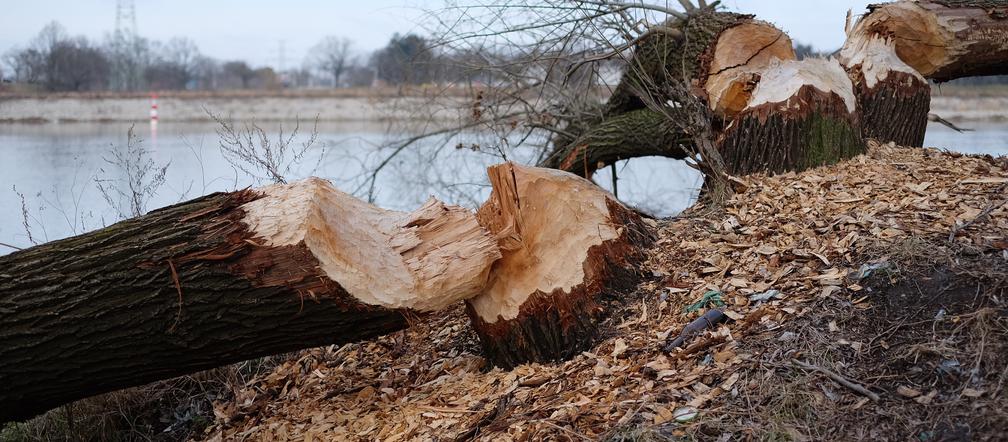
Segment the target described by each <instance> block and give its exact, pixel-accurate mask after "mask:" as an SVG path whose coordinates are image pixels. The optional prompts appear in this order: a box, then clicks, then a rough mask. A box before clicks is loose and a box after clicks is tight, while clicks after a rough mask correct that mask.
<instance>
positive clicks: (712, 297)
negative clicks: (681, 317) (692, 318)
mask: <svg viewBox="0 0 1008 442" xmlns="http://www.w3.org/2000/svg"><path fill="white" fill-rule="evenodd" d="M711 305H714V306H715V307H724V306H725V302H724V298H722V297H721V292H719V291H717V290H711V291H709V292H707V293H704V295H703V297H701V298H700V300H699V301H697V302H695V303H693V304H691V305H689V306H688V307H686V313H693V312H698V311H700V310H703V309H705V308H708V307H710V306H711ZM708 313H710V312H708Z"/></svg>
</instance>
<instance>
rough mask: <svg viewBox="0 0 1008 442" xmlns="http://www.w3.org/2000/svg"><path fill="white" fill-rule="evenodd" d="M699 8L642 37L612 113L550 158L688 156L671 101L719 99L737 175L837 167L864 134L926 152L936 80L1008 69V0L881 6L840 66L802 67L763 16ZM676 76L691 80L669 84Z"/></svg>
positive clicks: (718, 123) (573, 164)
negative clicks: (932, 85) (932, 84)
mask: <svg viewBox="0 0 1008 442" xmlns="http://www.w3.org/2000/svg"><path fill="white" fill-rule="evenodd" d="M594 3H598V2H594ZM603 3H604V2H603ZM687 9H689V13H688V14H686V15H682V14H679V16H677V17H673V18H671V19H669V20H668V21H666V22H664V23H662V24H660V25H658V26H654V27H653V29H652V30H649V31H647V33H645V34H644V35H643V36H642V37H641V38H640V39H639V41H637V42H636V43H635V44H634V46H633V52H632V55H631V56H630V57H629V60H628V63H627V68H626V71H625V73H624V75H623V77H622V79H621V81H620V83H619V85H618V86H617V87H616V88H615V90H614V91H613V94H612V96H611V97H610V98H609V100H608V102H607V103H606V104H605V106H604V108H605V112H603V113H600V114H599V115H598V116H597V117H596V118H595V120H594V121H590V122H588V124H585V123H583V122H581V123H580V124H577V125H571V126H570V128H571V129H572V130H573V131H574V132H576V133H574V134H571V132H572V131H571V130H566V131H564V132H563V135H561V136H555V137H554V138H553V141H554V143H553V144H554V145H553V150H552V152H551V154H550V155H549V156H547V157H546V159H545V160H544V161H543V162H542V164H543V165H545V166H548V167H556V168H561V169H564V170H569V171H571V172H574V173H578V174H581V175H583V176H590V175H591V174H592V173H593V172H594V171H595V170H597V169H599V168H601V167H603V166H605V165H608V164H612V162H614V161H616V160H619V159H627V158H633V157H637V156H648V155H662V156H669V157H672V158H683V157H686V156H688V155H689V152H690V150H691V148H693V147H694V146H693V145H692V142H691V135H692V134H691V132H692V131H693V128H691V125H690V124H689V123H684V122H683V121H676V120H683V119H677V118H672V119H671V120H672V121H669V118H664V119H663V118H662V117H663V116H665V117H668V116H669V115H676V114H675V113H674V112H663V110H662V109H661V107H662V106H665V105H666V104H667V105H669V106H675V105H676V103H677V102H682V101H684V100H686V99H699V100H701V101H703V102H704V103H706V104H708V105H709V106H710V109H711V110H712V118H710V121H709V125H710V127H711V128H712V130H713V131H714V133H715V134H716V136H715V138H716V139H715V140H714V144H715V146H716V148H717V149H718V151H719V152H720V153H721V154H722V155H723V156H724V163H725V167H726V168H727V169H728V172H729V173H735V174H738V173H750V172H756V171H769V172H779V171H783V170H797V169H802V168H805V167H811V166H815V165H819V164H826V163H830V162H834V161H836V160H838V159H841V158H846V157H849V156H851V155H854V154H857V153H859V152H861V151H863V148H864V143H863V141H862V139H863V138H876V139H880V140H882V141H895V142H897V143H899V144H901V145H910V146H919V145H921V144H923V139H924V131H925V129H926V123H927V117H928V110H929V104H930V87H929V85H928V83H927V80H929V79H930V80H935V81H946V80H950V79H954V78H960V77H966V76H979V75H994V74H1005V73H1008V2H1006V1H1003V0H998V1H983V0H976V1H970V0H963V1H955V0H948V1H941V0H936V1H928V0H921V1H911V0H903V1H898V2H894V3H888V4H883V5H873V6H871V7H870V8H869V9H870V12H869V14H867V15H866V16H865V17H864V18H862V19H861V20H859V21H858V22H857V24H856V25H855V26H848V41H847V43H846V44H845V46H844V48H843V50H842V51H841V52H840V53H839V54H838V55H839V57H838V58H839V60H838V61H839V62H840V64H839V65H838V64H837V62H836V61H822V60H819V61H815V60H811V61H810V60H804V61H801V62H797V61H795V55H794V52H793V50H792V49H791V42H790V40H789V39H788V38H787V36H786V35H785V34H783V33H782V32H781V31H779V30H777V29H775V28H774V27H773V26H771V25H769V24H767V23H763V22H760V21H758V20H756V19H755V18H754V17H752V16H746V15H740V14H733V13H727V12H717V11H714V10H713V9H711V8H696V7H688V8H687ZM838 66H842V68H843V69H844V70H845V71H846V76H847V77H848V79H846V80H844V79H843V78H841V76H838V75H837V73H838V70H837V67H838ZM792 74H793V75H792ZM675 82H681V83H684V84H685V85H686V87H681V88H676V87H670V86H669V85H670V84H671V83H675ZM823 86H825V87H823ZM684 91H685V92H684ZM670 92H671V93H670ZM683 93H688V94H690V95H692V97H683V96H682V94H683ZM852 96H853V97H855V100H854V102H853V106H851V104H852V103H851V101H850V97H852ZM628 123H629V124H628ZM571 135H575V136H571ZM621 141H622V142H621Z"/></svg>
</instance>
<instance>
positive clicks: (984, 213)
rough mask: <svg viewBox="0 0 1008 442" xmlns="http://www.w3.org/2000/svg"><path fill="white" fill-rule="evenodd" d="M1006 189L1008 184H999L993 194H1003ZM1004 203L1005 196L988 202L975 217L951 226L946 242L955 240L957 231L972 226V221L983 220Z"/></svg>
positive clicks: (1006, 201)
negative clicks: (999, 199) (997, 200)
mask: <svg viewBox="0 0 1008 442" xmlns="http://www.w3.org/2000/svg"><path fill="white" fill-rule="evenodd" d="M1006 190H1008V184H1003V185H1001V187H998V190H997V191H995V192H994V194H995V195H1004V193H1005V191H1006ZM1005 204H1008V198H1005V199H1003V200H1001V201H1000V202H998V203H993V202H992V203H989V204H987V207H985V208H984V210H983V211H982V212H980V214H979V215H977V216H976V217H974V218H973V219H971V220H969V221H967V222H966V223H965V224H963V225H961V226H953V227H952V231H951V232H949V237H948V242H952V241H955V237H956V235H958V234H959V232H961V231H963V230H966V228H967V227H969V226H972V225H973V224H974V223H976V222H978V221H983V220H984V219H986V218H987V217H988V216H990V214H991V212H994V210H995V209H997V208H999V207H1001V206H1003V205H1005Z"/></svg>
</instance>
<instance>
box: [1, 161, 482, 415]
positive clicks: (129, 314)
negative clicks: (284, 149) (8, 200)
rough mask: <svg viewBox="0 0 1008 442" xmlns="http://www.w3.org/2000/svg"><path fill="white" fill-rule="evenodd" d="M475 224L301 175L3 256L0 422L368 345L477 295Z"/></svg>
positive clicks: (453, 211) (460, 214)
mask: <svg viewBox="0 0 1008 442" xmlns="http://www.w3.org/2000/svg"><path fill="white" fill-rule="evenodd" d="M499 257H500V252H499V250H498V248H497V245H496V241H495V238H494V237H493V236H491V235H490V233H489V232H488V231H486V230H485V229H483V228H482V227H481V226H480V225H479V224H478V222H477V220H476V217H475V215H474V214H473V213H471V212H469V211H466V210H464V209H461V208H457V207H446V206H444V205H443V204H441V203H439V202H437V201H434V200H432V201H430V202H428V203H427V204H426V205H425V206H423V207H422V208H421V209H419V210H417V211H416V212H413V213H411V214H407V213H400V212H390V211H385V210H382V209H379V208H376V207H373V206H370V205H368V204H366V203H363V202H361V201H358V200H356V199H354V198H352V197H350V196H348V195H346V194H343V193H341V192H339V191H338V190H336V189H335V188H333V187H332V186H331V185H330V184H329V183H328V182H325V181H323V180H319V179H310V180H307V181H304V182H300V183H296V184H291V185H283V186H274V187H268V188H265V189H262V190H261V191H252V190H245V191H239V192H233V193H224V194H214V195H210V196H207V197H203V198H200V199H197V200H193V201H190V202H187V203H183V204H180V205H176V206H173V207H168V208H164V209H160V210H157V211H154V212H152V213H150V214H148V215H146V216H143V217H140V218H136V219H132V220H128V221H123V222H120V223H118V224H114V225H112V226H110V227H107V228H104V229H101V230H98V231H95V232H92V233H88V234H85V235H81V236H77V237H73V238H69V239H65V240H61V241H55V242H52V243H48V244H44V245H40V246H37V247H33V248H30V249H26V250H24V251H19V252H15V253H12V254H10V255H7V256H3V257H0V385H3V388H2V389H0V422H5V421H8V420H21V419H25V418H29V417H32V416H34V415H36V414H38V413H40V412H43V411H45V410H48V409H50V408H52V407H55V406H58V405H61V404H64V403H67V402H70V401H73V400H76V399H81V398H84V397H88V396H91V395H95V394H99V393H103V392H108V391H112V390H116V389H121V388H126V387H131V386H136V385H140V384H144V383H148V382H152V381H156V380H160V379H167V378H171V377H175V376H180V375H184V374H188V373H192V372H195V371H199V370H204V369H208V368H213V367H218V366H221V365H226V364H229V363H233V362H237V361H241V360H246V359H251V358H255V357H260V356H265V355H270V354H278V353H284V352H289V351H294V350H298V349H302V348H307V347H313V346H320V345H327V344H340V343H345V342H350V341H356V340H361V339H366V338H370V337H374V336H378V335H382V334H386V333H390V332H393V331H396V330H400V329H403V328H405V327H406V326H407V318H408V316H409V315H410V314H411V312H413V311H429V310H436V309H439V308H442V307H444V306H447V305H449V304H451V303H454V302H457V301H459V300H461V299H465V298H468V297H471V296H473V295H475V294H476V293H478V292H479V291H480V290H482V288H483V287H484V285H485V284H486V281H487V279H488V272H489V269H490V264H491V263H492V262H494V261H495V260H497V259H498V258H499Z"/></svg>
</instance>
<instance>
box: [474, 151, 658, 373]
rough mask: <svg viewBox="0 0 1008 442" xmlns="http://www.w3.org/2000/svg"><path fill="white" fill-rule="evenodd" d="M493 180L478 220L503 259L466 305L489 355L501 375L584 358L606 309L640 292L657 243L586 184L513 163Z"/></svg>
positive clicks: (496, 170) (493, 172) (494, 171)
mask: <svg viewBox="0 0 1008 442" xmlns="http://www.w3.org/2000/svg"><path fill="white" fill-rule="evenodd" d="M488 174H489V175H490V182H491V183H492V184H493V192H492V193H491V195H490V200H489V201H487V202H486V204H484V205H483V206H482V207H480V209H479V211H478V212H477V217H478V218H479V220H480V222H481V223H482V224H483V225H484V226H486V227H487V228H488V229H489V230H490V231H491V232H493V233H494V235H496V237H497V238H498V245H499V247H500V249H501V253H502V254H503V257H502V258H501V259H500V260H499V261H497V262H496V263H494V265H493V270H492V271H491V274H490V281H489V284H488V285H487V288H486V290H485V291H484V292H483V293H481V294H480V295H479V296H476V297H474V298H472V299H470V300H469V301H467V311H468V312H469V317H470V319H471V320H472V325H473V328H474V329H475V330H476V333H477V335H478V336H479V339H480V343H481V344H482V347H483V350H484V355H485V356H486V357H487V359H489V360H490V361H491V362H493V363H494V364H495V365H498V366H501V367H514V366H516V365H518V364H521V363H525V362H547V361H555V360H561V359H567V358H570V357H572V356H574V355H577V354H579V353H580V352H582V351H584V350H586V349H588V348H589V347H590V346H591V344H592V343H593V342H594V339H595V337H596V334H597V329H598V326H599V323H600V322H601V321H602V320H603V319H604V318H605V317H606V314H607V312H608V310H609V307H608V305H609V304H610V303H612V302H614V301H618V299H619V295H621V294H623V293H626V292H628V291H630V290H632V289H633V288H634V287H635V285H636V283H637V281H638V280H639V279H640V277H639V275H638V273H637V266H638V264H640V263H641V262H642V261H643V259H644V248H645V247H646V246H647V245H648V244H649V243H651V242H652V241H653V239H654V238H653V234H652V232H651V230H650V228H649V227H648V226H647V225H645V224H644V222H643V221H642V220H641V219H640V217H639V216H637V214H636V213H634V212H633V211H631V210H629V209H627V208H626V207H624V206H623V205H621V204H620V203H619V202H618V201H616V199H615V198H614V197H613V196H612V195H611V194H609V193H608V192H605V191H604V190H602V189H600V188H599V187H598V186H595V185H594V184H592V183H591V182H589V181H587V180H585V179H582V178H579V177H576V176H573V175H570V174H566V173H563V172H559V171H555V170H550V169H543V168H532V167H524V166H519V165H515V164H512V163H507V164H502V165H498V166H494V167H491V168H490V169H489V170H488Z"/></svg>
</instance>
